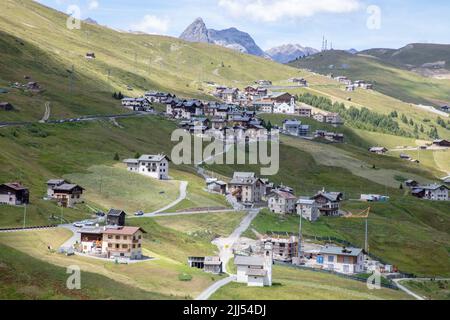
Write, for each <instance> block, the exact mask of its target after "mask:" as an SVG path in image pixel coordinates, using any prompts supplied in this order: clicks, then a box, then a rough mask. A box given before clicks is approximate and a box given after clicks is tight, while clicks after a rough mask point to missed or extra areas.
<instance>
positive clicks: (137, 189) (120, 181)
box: [64, 165, 180, 214]
mask: <svg viewBox="0 0 450 320" xmlns="http://www.w3.org/2000/svg"><path fill="white" fill-rule="evenodd" d="M87 171H88V172H89V173H80V174H76V173H75V174H68V175H65V176H64V178H66V179H68V180H69V181H71V182H74V183H78V184H80V185H81V186H83V187H84V188H85V189H86V190H85V192H86V199H87V200H88V201H89V202H92V203H94V204H95V205H98V206H100V208H103V209H110V208H119V209H122V210H125V211H126V212H128V213H129V214H133V213H134V212H136V211H139V210H142V211H144V212H153V211H156V210H157V209H160V208H162V207H164V206H165V205H167V204H169V203H170V202H172V201H174V200H175V199H177V197H178V194H179V184H180V183H179V181H173V180H171V181H159V180H156V179H152V178H149V177H145V176H142V175H139V174H136V173H130V172H129V171H127V170H126V168H125V167H124V166H123V165H115V166H112V167H108V166H93V167H90V168H89V169H88V170H87Z"/></svg>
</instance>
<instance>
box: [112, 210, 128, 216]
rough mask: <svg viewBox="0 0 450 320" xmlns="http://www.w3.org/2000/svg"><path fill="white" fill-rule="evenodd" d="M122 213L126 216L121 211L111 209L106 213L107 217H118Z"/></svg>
mask: <svg viewBox="0 0 450 320" xmlns="http://www.w3.org/2000/svg"><path fill="white" fill-rule="evenodd" d="M122 212H123V213H124V214H125V215H126V214H127V213H126V212H125V211H123V210H118V209H111V210H109V212H108V216H113V217H118V216H120V215H121V214H122Z"/></svg>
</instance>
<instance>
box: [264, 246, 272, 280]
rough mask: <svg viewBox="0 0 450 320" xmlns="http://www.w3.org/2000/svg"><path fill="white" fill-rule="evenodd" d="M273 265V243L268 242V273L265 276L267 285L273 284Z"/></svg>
mask: <svg viewBox="0 0 450 320" xmlns="http://www.w3.org/2000/svg"><path fill="white" fill-rule="evenodd" d="M272 265H273V244H272V243H271V242H266V243H265V244H264V270H266V271H267V275H266V277H265V278H264V285H265V286H272Z"/></svg>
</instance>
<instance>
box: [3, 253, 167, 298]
mask: <svg viewBox="0 0 450 320" xmlns="http://www.w3.org/2000/svg"><path fill="white" fill-rule="evenodd" d="M0 260H1V263H0V270H1V272H0V299H2V300H10V299H11V300H67V299H73V300H111V299H112V300H129V299H131V300H158V299H169V298H170V297H169V296H165V295H162V294H158V293H152V292H149V291H145V290H141V289H138V288H135V287H132V286H130V285H126V284H123V283H120V282H117V281H115V280H113V279H110V278H107V277H105V276H102V275H98V274H95V273H92V272H88V271H83V272H82V273H81V290H69V289H67V287H66V281H67V278H68V276H69V275H68V274H67V273H66V268H63V267H58V266H55V265H53V264H50V263H47V262H44V261H42V260H39V259H36V258H32V257H30V256H28V255H26V254H25V253H23V252H21V251H18V250H15V249H12V248H10V247H8V246H5V245H0Z"/></svg>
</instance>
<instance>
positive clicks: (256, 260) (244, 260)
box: [234, 256, 264, 266]
mask: <svg viewBox="0 0 450 320" xmlns="http://www.w3.org/2000/svg"><path fill="white" fill-rule="evenodd" d="M234 264H235V265H237V266H264V258H263V257H257V256H255V257H247V256H235V257H234Z"/></svg>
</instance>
